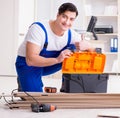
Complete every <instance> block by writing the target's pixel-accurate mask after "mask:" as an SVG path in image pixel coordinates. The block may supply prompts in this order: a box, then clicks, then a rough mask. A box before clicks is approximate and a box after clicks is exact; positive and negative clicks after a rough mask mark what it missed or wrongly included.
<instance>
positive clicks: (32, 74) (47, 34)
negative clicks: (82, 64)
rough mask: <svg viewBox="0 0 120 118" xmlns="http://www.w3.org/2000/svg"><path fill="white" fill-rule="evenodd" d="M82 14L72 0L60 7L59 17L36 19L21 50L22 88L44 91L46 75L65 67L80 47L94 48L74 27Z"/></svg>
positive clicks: (18, 57) (19, 73) (19, 58)
mask: <svg viewBox="0 0 120 118" xmlns="http://www.w3.org/2000/svg"><path fill="white" fill-rule="evenodd" d="M77 15H78V11H77V8H76V7H75V5H74V4H72V3H64V4H62V5H61V6H60V7H59V9H58V14H57V16H56V19H55V20H50V21H48V22H42V23H40V22H35V23H33V24H32V25H31V26H30V28H29V30H28V32H27V35H26V37H25V40H24V42H23V43H22V44H21V46H20V47H19V50H18V56H17V59H16V70H17V74H18V81H19V85H20V91H28V92H42V91H43V90H42V87H43V83H42V80H41V79H42V76H44V75H49V74H52V73H55V72H57V71H59V70H60V69H61V65H62V61H63V60H64V59H65V58H68V57H69V56H70V55H71V54H72V52H71V50H69V49H70V47H71V46H73V44H75V46H76V50H90V51H91V50H92V48H91V47H90V45H89V44H88V43H87V42H86V41H84V40H81V36H80V35H79V34H77V33H76V32H75V31H74V30H72V29H71V27H72V25H73V23H74V20H75V19H76V17H77Z"/></svg>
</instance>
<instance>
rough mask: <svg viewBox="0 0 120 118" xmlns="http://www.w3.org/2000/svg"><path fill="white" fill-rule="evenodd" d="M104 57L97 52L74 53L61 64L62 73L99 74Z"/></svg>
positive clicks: (102, 66) (101, 71)
mask: <svg viewBox="0 0 120 118" xmlns="http://www.w3.org/2000/svg"><path fill="white" fill-rule="evenodd" d="M105 59H106V56H105V55H104V54H102V53H97V52H75V53H73V54H72V55H71V56H70V57H69V58H66V59H64V61H63V63H62V73H70V74H101V73H103V70H104V65H105Z"/></svg>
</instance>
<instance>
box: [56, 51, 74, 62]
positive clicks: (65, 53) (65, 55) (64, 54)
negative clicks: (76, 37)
mask: <svg viewBox="0 0 120 118" xmlns="http://www.w3.org/2000/svg"><path fill="white" fill-rule="evenodd" d="M71 54H73V53H72V51H71V50H68V49H65V50H63V51H62V52H61V53H60V55H59V56H58V57H57V60H58V63H61V62H63V60H64V59H65V58H69V57H70V56H71Z"/></svg>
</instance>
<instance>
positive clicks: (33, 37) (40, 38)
mask: <svg viewBox="0 0 120 118" xmlns="http://www.w3.org/2000/svg"><path fill="white" fill-rule="evenodd" d="M42 24H43V25H44V27H45V28H46V31H47V35H48V46H47V50H49V51H50V50H52V51H57V50H61V49H62V48H63V47H65V46H66V45H67V41H68V31H65V33H64V35H63V36H57V35H56V34H54V33H53V32H52V30H51V28H50V25H49V22H48V21H46V22H42ZM80 40H81V35H80V34H78V33H77V32H75V31H74V30H72V29H71V43H70V44H74V43H75V42H78V41H80ZM27 41H29V42H32V43H34V44H36V45H38V46H40V47H42V48H43V46H44V43H45V32H44V31H43V29H42V28H41V27H40V26H39V25H37V24H33V25H32V26H31V27H30V28H29V30H28V32H27V34H26V37H25V39H24V41H23V43H22V44H21V45H20V47H19V49H18V55H19V56H23V57H25V56H26V42H27Z"/></svg>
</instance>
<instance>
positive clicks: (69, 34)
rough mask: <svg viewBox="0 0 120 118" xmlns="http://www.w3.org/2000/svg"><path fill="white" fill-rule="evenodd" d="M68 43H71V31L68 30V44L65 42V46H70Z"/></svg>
mask: <svg viewBox="0 0 120 118" xmlns="http://www.w3.org/2000/svg"><path fill="white" fill-rule="evenodd" d="M70 42H71V30H70V29H69V30H68V42H67V46H69V45H70Z"/></svg>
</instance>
